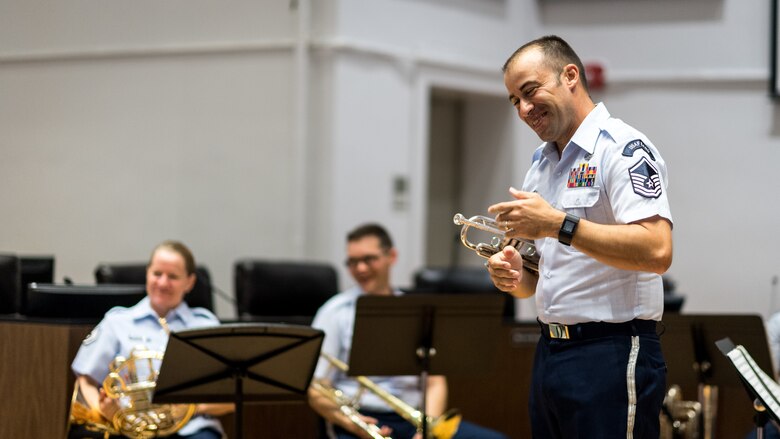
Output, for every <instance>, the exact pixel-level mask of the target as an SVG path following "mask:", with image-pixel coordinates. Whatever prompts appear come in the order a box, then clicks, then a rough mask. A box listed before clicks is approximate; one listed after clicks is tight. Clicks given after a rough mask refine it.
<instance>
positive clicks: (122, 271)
mask: <svg viewBox="0 0 780 439" xmlns="http://www.w3.org/2000/svg"><path fill="white" fill-rule="evenodd" d="M195 276H196V280H195V286H194V287H192V291H190V292H189V294H187V295H185V296H184V300H185V301H186V302H187V305H189V306H191V307H202V308H206V309H208V310H209V311H212V312H213V311H214V299H213V297H212V294H211V293H212V288H211V276H210V275H209V271H208V269H207V268H206V267H205V266H202V265H199V266H197V267H196V268H195ZM95 282H96V283H98V284H135V285H144V286H145V285H146V264H145V263H128V264H105V263H104V264H100V265H98V266H97V267H96V268H95Z"/></svg>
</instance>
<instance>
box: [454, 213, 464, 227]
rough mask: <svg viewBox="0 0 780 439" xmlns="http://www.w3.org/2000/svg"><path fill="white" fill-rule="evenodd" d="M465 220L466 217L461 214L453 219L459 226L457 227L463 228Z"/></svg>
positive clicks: (457, 214)
mask: <svg viewBox="0 0 780 439" xmlns="http://www.w3.org/2000/svg"><path fill="white" fill-rule="evenodd" d="M465 219H466V217H465V216H463V215H462V214H460V213H456V214H455V217H454V218H452V222H454V223H455V224H457V225H459V226H462V225H463V220H465Z"/></svg>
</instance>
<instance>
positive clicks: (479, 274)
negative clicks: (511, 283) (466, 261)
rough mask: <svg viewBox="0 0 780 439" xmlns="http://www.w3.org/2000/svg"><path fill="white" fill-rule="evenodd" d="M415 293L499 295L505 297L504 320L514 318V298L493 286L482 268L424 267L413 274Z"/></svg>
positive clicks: (413, 291) (413, 290)
mask: <svg viewBox="0 0 780 439" xmlns="http://www.w3.org/2000/svg"><path fill="white" fill-rule="evenodd" d="M408 293H410V294H415V293H444V294H501V295H503V296H504V297H505V301H504V313H503V314H504V318H506V319H510V320H513V319H514V318H515V298H514V297H513V296H511V295H510V294H507V293H504V292H502V291H500V290H499V289H498V288H496V287H495V285H493V281H491V280H490V275H489V274H488V272H487V270H486V269H485V268H484V267H424V268H421V269H420V270H418V271H417V272H415V274H414V287H413V288H412V289H411V290H410V291H408Z"/></svg>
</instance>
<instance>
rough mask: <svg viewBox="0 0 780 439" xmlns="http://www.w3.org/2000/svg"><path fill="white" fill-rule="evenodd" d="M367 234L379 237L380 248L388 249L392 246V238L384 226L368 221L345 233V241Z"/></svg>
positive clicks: (363, 236) (354, 239)
mask: <svg viewBox="0 0 780 439" xmlns="http://www.w3.org/2000/svg"><path fill="white" fill-rule="evenodd" d="M367 236H375V237H377V238H378V239H379V246H380V247H382V250H384V251H388V250H390V249H391V248H393V240H392V239H391V238H390V234H389V233H387V230H385V228H384V227H382V226H380V225H379V224H376V223H368V224H363V225H360V226H357V227H355V229H353V230H352V231H351V232H349V233H348V234H347V242H353V241H357V240H360V239H363V238H365V237H367Z"/></svg>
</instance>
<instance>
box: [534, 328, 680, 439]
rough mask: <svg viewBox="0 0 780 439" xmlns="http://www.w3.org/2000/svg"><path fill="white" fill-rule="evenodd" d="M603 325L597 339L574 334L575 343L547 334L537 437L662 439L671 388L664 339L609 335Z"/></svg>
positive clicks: (538, 372)
mask: <svg viewBox="0 0 780 439" xmlns="http://www.w3.org/2000/svg"><path fill="white" fill-rule="evenodd" d="M586 325H590V324H586ZM599 325H602V326H600V327H599V331H597V332H596V333H592V334H594V335H593V336H587V335H585V336H583V337H576V335H577V332H576V331H572V336H575V337H574V338H575V339H573V340H561V339H551V338H550V336H549V333H544V331H543V335H542V337H541V338H540V340H539V343H538V344H537V347H536V356H535V358H534V368H533V374H532V382H531V395H530V402H529V411H530V417H531V431H532V433H533V438H534V439H595V438H598V439H618V438H620V439H626V438H633V439H658V436H659V434H660V425H659V418H658V417H659V414H660V411H661V404H662V402H663V398H664V394H665V389H666V364H665V362H664V359H663V354H662V353H661V344H660V341H659V339H658V336H657V335H656V334H655V332H654V330H653V331H649V330H648V331H644V332H643V333H638V334H637V335H632V334H624V333H620V334H619V335H606V334H608V333H609V329H606V330H602V327H603V325H609V324H605V323H602V324H599ZM645 326H648V325H645ZM652 327H653V328H654V323H653V324H652ZM605 333H606V334H605ZM585 334H587V332H586V333H585ZM629 432H631V434H629Z"/></svg>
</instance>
